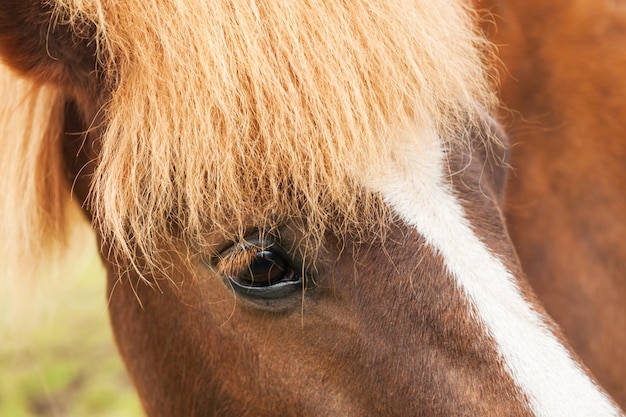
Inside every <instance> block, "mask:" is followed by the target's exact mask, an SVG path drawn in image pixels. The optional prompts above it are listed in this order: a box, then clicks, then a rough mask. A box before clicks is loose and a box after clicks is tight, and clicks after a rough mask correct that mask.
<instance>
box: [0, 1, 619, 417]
mask: <svg viewBox="0 0 626 417" xmlns="http://www.w3.org/2000/svg"><path fill="white" fill-rule="evenodd" d="M477 27H478V25H477V24H476V22H475V16H474V15H473V14H472V12H470V11H468V10H467V7H466V6H464V5H463V4H461V2H458V1H456V0H447V1H437V2H431V1H415V2H405V1H375V2H371V1H369V2H361V1H351V2H343V3H341V4H338V3H337V4H336V3H334V2H321V3H320V2H291V1H274V2H254V1H250V2H227V1H212V2H202V1H189V2H179V1H161V2H143V1H138V0H129V1H125V2H108V1H97V0H94V1H83V0H58V1H43V2H37V1H24V0H7V1H4V2H3V3H2V7H1V8H0V53H1V55H2V56H3V59H4V61H5V62H6V64H7V65H8V66H10V67H11V68H12V71H13V72H14V75H11V77H14V78H13V79H17V78H20V79H22V80H24V81H20V83H22V84H18V83H17V81H15V82H14V83H13V87H14V91H16V92H18V91H20V92H22V93H21V94H22V95H23V96H24V97H28V98H29V100H21V101H20V105H21V106H22V107H24V108H25V109H26V110H25V114H27V115H30V116H29V117H31V118H30V119H28V117H26V119H27V120H29V123H27V126H43V127H41V129H40V131H41V134H40V135H32V134H30V133H29V134H24V135H23V138H22V139H21V142H20V143H18V145H17V148H16V151H15V152H17V154H16V153H13V154H12V155H13V156H12V157H11V158H15V157H21V158H23V159H24V160H25V161H26V163H27V165H26V166H27V167H39V168H38V169H39V171H38V172H41V171H42V170H43V171H44V172H48V174H47V175H43V174H41V175H39V176H36V178H32V179H30V180H29V178H30V175H32V172H28V170H23V173H22V174H21V175H22V176H23V177H20V180H21V182H18V181H16V178H15V176H16V175H18V174H14V176H13V177H11V181H12V182H11V184H13V188H15V187H16V186H15V184H18V183H19V184H24V183H26V184H28V185H29V187H27V188H26V190H27V191H26V193H27V196H26V197H27V198H29V200H28V201H29V202H35V203H37V204H39V205H38V206H37V205H35V206H32V205H33V204H31V207H30V210H32V211H36V212H37V213H35V214H33V215H32V217H30V218H31V219H34V220H32V221H30V223H31V225H30V227H32V228H33V229H37V230H44V229H45V226H46V225H47V224H53V225H57V226H58V225H59V224H60V222H61V221H62V219H63V217H64V216H63V212H64V210H65V206H66V204H67V201H66V200H67V195H68V193H69V192H71V193H72V194H73V195H74V196H75V199H77V200H78V201H79V202H80V203H81V204H82V207H83V209H84V212H85V215H86V216H88V218H89V219H91V221H92V224H93V227H94V230H95V232H96V234H97V237H98V240H99V243H100V252H101V256H102V260H103V262H104V263H105V265H106V268H107V271H108V287H109V300H110V301H109V311H110V317H111V323H112V326H113V330H114V333H115V337H116V341H117V344H118V347H119V350H120V353H121V355H122V357H123V359H124V361H125V363H126V366H127V368H128V370H129V373H130V375H131V377H132V379H133V382H134V384H135V386H136V388H137V391H138V393H139V395H140V397H141V399H142V401H143V404H144V406H145V408H146V410H147V412H148V414H149V415H151V416H182V415H202V416H206V415H219V416H241V415H255V416H277V415H281V416H296V415H298V416H322V415H324V416H329V415H354V416H356V415H363V416H366V415H367V416H383V415H384V416H407V415H424V416H450V415H484V416H505V415H510V416H526V415H528V416H530V415H537V416H557V415H568V416H589V415H594V416H617V415H620V411H619V410H618V409H617V407H616V406H615V405H614V404H613V403H612V401H611V400H610V399H609V398H608V397H607V396H606V394H605V393H604V392H603V391H602V389H601V388H599V387H598V385H597V384H596V383H595V382H594V380H593V379H592V377H591V376H590V375H589V373H588V371H587V370H586V368H585V367H584V366H583V365H582V364H581V363H580V362H579V361H578V360H577V358H576V355H575V354H574V353H573V352H572V351H571V350H570V348H569V347H568V344H567V342H566V340H565V338H564V337H563V336H562V334H561V332H560V330H559V329H558V327H557V326H556V324H555V323H554V322H553V321H552V320H551V319H550V318H549V317H548V316H547V314H546V313H545V311H544V310H543V308H542V306H541V305H540V304H539V302H538V301H537V299H536V297H535V295H534V294H533V292H532V290H531V289H530V287H529V286H528V284H527V283H526V280H525V277H524V274H523V272H522V271H521V268H520V266H519V262H518V259H517V256H516V253H515V250H514V247H513V245H512V243H511V241H510V239H509V237H508V234H507V230H506V227H505V222H504V218H503V214H502V207H501V203H502V196H503V194H504V184H505V178H506V171H507V164H506V161H507V152H508V151H507V138H506V136H505V135H504V134H503V133H502V131H501V130H500V128H499V127H498V125H497V123H496V122H495V121H494V115H493V114H494V108H495V107H494V106H495V100H494V98H493V97H494V93H493V86H490V81H489V77H490V76H491V74H490V73H489V71H488V69H487V64H488V62H489V59H490V53H491V52H490V45H489V43H488V42H487V41H486V40H485V39H484V38H483V37H482V35H481V34H480V33H479V32H478V29H477ZM24 85H26V86H27V87H28V88H26V87H24ZM18 87H19V89H18ZM24 91H26V93H24ZM37 109H40V110H41V109H43V110H42V111H39V112H37V111H35V110H37ZM42 115H43V116H42ZM35 116H37V117H35ZM38 120H40V122H39V125H37V121H38ZM31 130H32V129H31ZM29 132H30V131H29ZM11 146H13V145H11ZM27 150H29V151H27ZM20 152H21V153H20ZM4 158H5V159H7V160H8V158H9V157H8V156H6V157H4ZM3 162H4V159H3ZM46 181H47V182H46ZM41 184H44V185H45V186H41ZM29 193H30V194H29ZM11 195H13V196H14V198H15V200H17V199H21V198H24V196H23V195H20V193H19V192H14V193H13V194H11ZM44 203H46V204H48V203H49V206H50V208H49V210H46V211H45V213H43V214H42V213H41V210H40V206H42V205H43V204H44ZM16 204H17V203H16ZM55 228H58V227H56V226H55V227H53V229H55Z"/></svg>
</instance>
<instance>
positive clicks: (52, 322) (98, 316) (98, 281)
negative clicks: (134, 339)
mask: <svg viewBox="0 0 626 417" xmlns="http://www.w3.org/2000/svg"><path fill="white" fill-rule="evenodd" d="M87 240H92V239H87ZM79 252H80V254H77V256H76V257H75V259H74V260H72V259H70V262H69V263H70V265H71V268H68V270H69V272H68V273H67V274H65V275H64V276H61V277H60V278H59V279H54V280H52V279H51V280H48V278H49V277H46V276H40V277H38V278H37V282H36V283H34V284H33V288H34V290H33V295H32V297H31V296H28V297H20V298H21V299H20V300H18V301H19V303H16V302H15V301H16V300H10V299H8V297H9V292H8V291H0V314H2V315H3V318H4V319H5V320H2V321H0V416H2V417H34V416H53V417H61V416H62V417H66V416H67V417H83V416H88V417H136V416H142V415H143V413H142V411H141V407H140V405H139V401H138V399H137V396H136V394H135V392H134V389H133V387H132V385H131V383H130V381H129V379H128V376H127V375H126V373H125V371H124V367H123V365H122V363H121V360H120V358H119V356H118V354H117V350H116V348H115V345H114V343H113V339H112V334H111V330H110V327H109V322H108V317H107V313H106V294H105V285H106V283H105V278H104V271H103V268H102V266H101V265H100V262H99V259H98V258H97V255H96V254H95V248H93V247H89V248H88V249H87V250H83V249H81V250H79ZM72 261H73V262H72ZM61 275H63V274H61ZM1 278H3V277H0V279H1ZM35 287H36V289H35ZM1 288H2V286H0V289H1ZM11 317H12V319H11Z"/></svg>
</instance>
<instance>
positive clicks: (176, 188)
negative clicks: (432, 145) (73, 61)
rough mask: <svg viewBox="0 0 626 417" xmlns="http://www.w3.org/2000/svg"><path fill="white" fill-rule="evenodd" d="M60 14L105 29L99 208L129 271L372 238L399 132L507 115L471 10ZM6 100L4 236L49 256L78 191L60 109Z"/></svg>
mask: <svg viewBox="0 0 626 417" xmlns="http://www.w3.org/2000/svg"><path fill="white" fill-rule="evenodd" d="M55 14H56V17H55V22H56V24H69V25H72V26H73V27H74V28H76V29H75V31H76V32H79V34H80V33H82V32H84V31H83V30H82V29H81V28H84V27H87V26H89V27H95V28H96V30H95V33H96V36H97V39H96V44H97V46H98V59H99V62H100V64H101V65H102V67H103V68H104V71H105V74H106V75H107V77H108V80H109V85H110V86H111V87H110V88H111V91H110V92H109V93H108V95H107V101H106V103H101V104H102V108H101V114H102V116H103V121H104V123H103V125H104V126H105V128H104V131H103V136H102V142H101V143H102V150H101V154H100V160H99V162H98V166H97V169H96V172H95V176H94V178H93V183H92V198H91V201H90V207H91V210H92V211H93V213H94V218H95V219H96V227H98V228H99V229H100V230H101V232H102V233H103V235H104V236H105V237H106V238H107V239H108V240H109V241H110V242H111V244H112V245H113V247H114V248H116V249H117V250H119V251H120V253H121V254H123V255H124V256H126V257H129V258H133V257H134V256H135V255H136V253H137V251H140V252H141V253H142V254H144V255H145V256H147V257H148V258H150V257H152V256H153V255H154V254H156V253H157V251H158V245H160V244H162V243H163V242H164V241H165V242H167V241H168V240H171V239H173V236H177V237H178V238H182V239H184V240H185V241H186V242H188V243H189V244H190V245H191V246H192V247H196V248H202V247H204V246H206V242H207V241H206V234H207V232H208V231H213V230H218V231H221V232H223V233H225V234H227V235H228V236H229V237H233V238H236V237H238V236H240V235H241V234H242V233H244V232H245V229H246V228H247V227H250V226H251V225H257V226H262V227H268V228H271V227H274V226H275V225H277V224H279V223H280V222H282V221H283V220H284V219H286V218H290V217H297V218H299V219H301V220H302V221H303V222H304V223H305V224H306V225H307V227H308V229H309V230H310V231H311V232H312V233H314V234H315V235H316V236H317V237H319V236H321V234H322V233H323V232H324V230H328V228H333V229H341V230H343V229H349V228H350V227H352V225H358V224H362V223H363V222H364V221H367V220H368V219H367V215H368V213H370V214H371V213H373V211H372V210H370V209H371V208H373V207H377V204H378V197H377V196H375V195H371V194H370V193H368V192H367V190H363V189H362V186H361V185H359V184H358V183H356V180H355V179H356V178H362V177H363V176H365V175H371V174H372V173H373V174H374V175H375V173H376V172H379V170H380V169H382V167H383V166H384V165H385V164H386V163H387V161H389V158H392V157H393V155H392V153H393V150H394V149H396V148H397V147H398V146H397V145H398V141H399V140H405V137H406V135H405V134H403V133H406V132H407V131H409V132H413V131H415V132H417V131H419V130H421V129H424V128H427V129H434V130H436V131H437V132H438V133H439V135H440V136H441V138H442V139H443V140H455V138H459V137H461V136H463V132H464V131H465V130H467V129H468V128H469V127H471V125H472V124H478V123H481V121H480V120H479V119H480V117H478V116H475V115H476V109H477V108H482V109H487V110H488V109H489V108H490V107H491V106H492V104H493V103H494V100H493V95H492V93H491V88H490V86H489V79H488V73H487V72H486V71H485V57H486V55H485V54H486V53H487V51H488V49H489V47H488V44H487V43H486V41H485V40H484V39H483V37H482V36H481V35H480V34H479V33H478V32H477V25H476V22H475V21H474V15H473V14H472V12H471V11H469V10H468V9H467V6H465V5H464V2H461V1H458V0H440V1H432V0H416V1H406V0H379V1H356V0H351V1H343V2H333V1H316V0H313V1H292V0H276V1H254V0H253V1H223V0H214V1H200V0H187V1H182V0H166V1H159V2H145V1H143V0H127V1H124V2H113V1H111V2H105V1H99V0H59V1H57V2H55ZM90 33H93V32H90ZM2 87H3V92H4V91H14V90H16V89H21V90H22V91H26V93H22V95H23V96H25V97H26V98H24V99H23V100H22V103H21V105H20V106H21V107H20V108H19V109H18V110H16V107H15V106H13V107H12V105H9V106H8V107H7V106H6V103H4V104H3V106H4V108H3V109H2V115H1V117H2V121H3V126H2V129H3V132H2V133H3V135H2V139H1V141H2V144H3V145H2V147H3V148H10V149H12V151H11V152H10V153H8V154H7V153H5V152H4V151H6V149H3V154H2V156H0V158H2V179H1V181H3V184H2V187H3V190H8V192H7V191H5V200H4V201H3V204H4V205H3V210H4V211H3V217H4V220H3V222H4V224H3V229H4V228H6V229H7V231H8V235H9V236H12V238H11V239H15V241H17V242H19V243H26V242H28V245H31V246H32V245H37V244H44V245H45V243H46V242H47V241H48V239H45V238H44V235H47V234H48V233H52V234H58V231H59V230H61V226H60V225H61V222H62V220H63V217H64V215H63V201H65V197H64V195H65V194H64V193H66V192H65V191H64V190H65V189H67V188H68V185H67V181H66V180H65V179H64V178H62V175H61V173H62V170H60V168H59V165H60V164H61V162H60V159H61V155H59V154H58V153H59V150H58V143H57V142H58V139H57V138H58V137H59V135H58V134H59V133H60V132H59V130H58V126H57V125H58V124H59V120H60V118H61V117H62V114H61V113H60V109H59V104H60V101H59V97H60V95H59V93H58V92H56V91H54V90H53V89H52V88H51V87H36V86H27V85H25V84H20V86H19V87H17V86H9V85H3V86H2ZM5 95H6V94H5ZM18 101H19V100H18ZM50 103H51V104H50ZM49 109H52V110H49ZM46 112H48V113H46ZM37 124H39V126H38V125H37ZM46 126H47V127H46ZM20 132H23V133H20ZM46 132H47V133H46ZM55 135H56V136H55ZM400 138H402V139H400ZM419 139H420V138H419V136H418V135H415V140H417V141H419ZM49 173H52V174H49ZM364 207H365V209H364ZM364 216H365V218H364ZM16 219H17V221H16ZM339 219H340V220H339ZM338 222H339V223H341V224H338ZM5 233H7V232H5ZM4 236H7V235H6V234H4ZM24 236H26V237H31V238H30V240H29V239H25V240H24V242H22V240H21V239H22V238H23V237H24ZM20 237H21V238H20Z"/></svg>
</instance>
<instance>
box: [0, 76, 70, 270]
mask: <svg viewBox="0 0 626 417" xmlns="http://www.w3.org/2000/svg"><path fill="white" fill-rule="evenodd" d="M0 91H1V92H2V100H0V190H2V199H1V200H0V209H1V210H0V212H1V213H2V219H1V220H0V226H1V227H0V234H1V236H2V244H0V250H1V251H2V252H1V255H0V256H2V261H3V262H2V267H1V269H0V274H2V276H3V277H5V276H14V275H25V276H26V275H33V273H34V269H35V268H36V265H37V262H36V260H38V259H42V258H50V257H53V256H54V255H55V254H58V253H59V245H58V244H57V243H59V240H60V239H59V237H61V238H62V237H63V236H65V227H64V224H65V218H66V215H67V211H66V205H67V201H68V196H69V193H68V192H67V190H68V186H67V180H66V178H65V176H64V171H63V160H62V158H61V154H60V153H61V147H60V145H59V138H60V133H61V128H62V112H63V101H62V98H61V96H60V93H59V91H57V90H56V89H55V88H53V87H47V86H41V85H36V84H34V83H33V82H30V81H27V80H23V79H21V78H19V77H18V76H17V75H15V74H14V73H12V72H11V70H9V69H8V68H7V67H5V66H4V65H1V64H0ZM55 237H56V238H55ZM61 240H62V239H61ZM29 270H30V271H29Z"/></svg>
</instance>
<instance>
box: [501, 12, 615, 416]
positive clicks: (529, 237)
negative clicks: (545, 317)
mask: <svg viewBox="0 0 626 417" xmlns="http://www.w3.org/2000/svg"><path fill="white" fill-rule="evenodd" d="M493 3H495V5H493V8H492V12H493V13H494V14H495V16H497V17H498V18H497V20H496V25H497V31H494V32H493V33H494V38H493V40H494V42H496V43H497V44H499V45H501V46H500V48H499V49H500V54H499V56H500V58H501V59H502V61H503V63H504V65H506V68H507V71H506V72H503V77H502V84H503V88H502V98H503V100H504V103H505V104H506V105H507V106H509V107H510V108H512V109H515V110H516V111H517V112H519V113H515V114H514V116H513V118H512V119H513V120H511V122H510V123H509V126H508V130H509V132H510V138H511V143H512V147H511V149H512V155H511V165H512V166H513V168H514V171H513V175H511V176H510V182H509V187H508V193H507V204H506V207H507V210H506V216H507V219H508V225H509V230H510V233H511V236H512V238H513V241H514V243H515V245H516V248H517V251H518V253H519V256H520V258H521V261H522V265H523V267H524V270H525V271H526V273H527V275H528V278H529V280H530V282H531V284H532V286H533V288H534V289H535V291H537V293H538V295H539V296H540V298H541V299H542V301H543V302H544V304H545V306H546V309H547V310H548V312H549V313H550V314H551V315H552V316H553V317H554V318H555V319H556V320H557V321H558V322H559V323H560V324H561V326H563V329H564V331H565V334H566V335H567V337H568V338H569V339H570V340H571V342H572V345H573V346H574V348H575V349H576V351H577V352H578V353H579V354H580V355H581V357H582V358H583V360H584V362H585V363H586V364H587V365H588V366H589V367H590V369H591V370H592V372H593V373H594V374H595V375H596V376H597V378H598V379H599V381H600V383H601V384H602V385H603V386H604V387H606V389H607V391H608V392H609V393H610V394H612V395H613V396H614V397H615V399H616V400H617V401H618V402H619V403H620V404H621V405H622V406H626V355H625V354H624V346H626V333H625V332H624V331H623V330H624V329H626V307H625V305H626V304H625V303H624V300H626V275H625V271H626V244H625V243H624V242H626V240H625V237H626V216H625V213H626V165H625V164H624V161H626V139H625V138H626V125H625V124H624V120H626V100H625V97H626V73H625V72H624V69H625V68H626V53H625V52H624V49H623V47H622V46H623V45H624V43H625V42H626V13H625V11H624V9H619V8H616V7H615V6H614V5H611V4H609V2H606V3H602V2H592V1H588V2H572V1H551V2H549V3H545V4H541V5H539V3H538V2H532V3H528V2H524V1H507V2H493ZM509 119H511V118H510V117H509Z"/></svg>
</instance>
